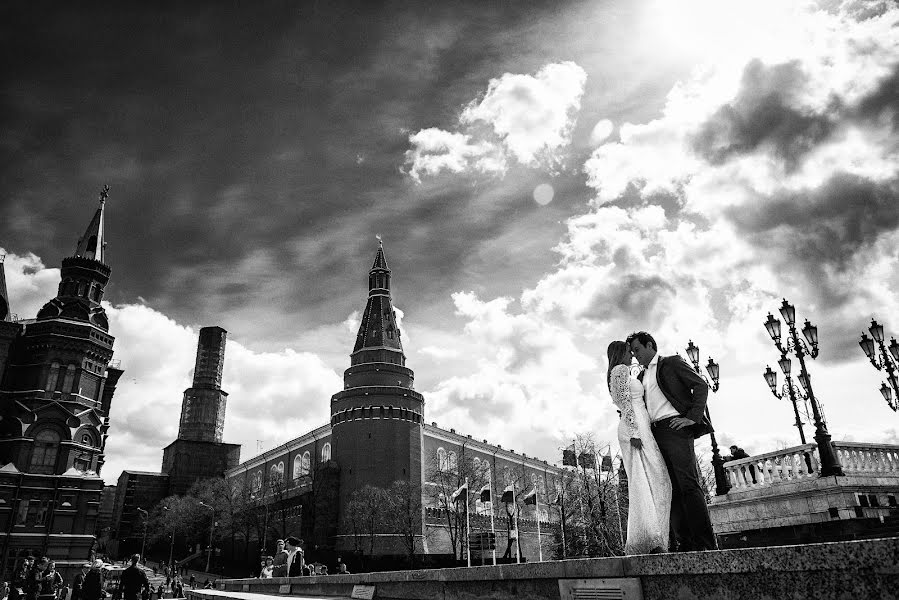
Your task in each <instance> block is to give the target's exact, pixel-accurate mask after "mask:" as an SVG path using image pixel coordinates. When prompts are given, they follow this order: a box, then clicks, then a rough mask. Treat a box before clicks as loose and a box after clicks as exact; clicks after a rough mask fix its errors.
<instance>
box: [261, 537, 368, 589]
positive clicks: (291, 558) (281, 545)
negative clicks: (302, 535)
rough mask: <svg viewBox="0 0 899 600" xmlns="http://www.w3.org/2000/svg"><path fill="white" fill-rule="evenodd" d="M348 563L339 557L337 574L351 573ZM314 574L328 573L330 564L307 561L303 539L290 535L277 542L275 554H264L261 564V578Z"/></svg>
mask: <svg viewBox="0 0 899 600" xmlns="http://www.w3.org/2000/svg"><path fill="white" fill-rule="evenodd" d="M349 573H350V572H349V571H348V570H347V568H346V564H345V563H344V562H343V559H341V558H340V557H338V558H337V574H338V575H349ZM312 575H328V566H327V565H322V564H315V563H307V562H306V553H305V552H304V551H303V540H301V539H299V538H296V537H294V536H288V537H286V538H284V539H283V540H278V541H277V542H275V554H274V555H273V556H271V555H269V556H263V557H262V560H261V562H260V565H259V578H261V579H268V578H270V577H303V576H306V577H309V576H312Z"/></svg>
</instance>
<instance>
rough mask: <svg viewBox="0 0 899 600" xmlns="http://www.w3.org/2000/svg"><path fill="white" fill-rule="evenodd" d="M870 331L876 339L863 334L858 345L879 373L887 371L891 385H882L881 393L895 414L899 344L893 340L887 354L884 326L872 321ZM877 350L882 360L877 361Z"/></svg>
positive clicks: (898, 396) (898, 404)
mask: <svg viewBox="0 0 899 600" xmlns="http://www.w3.org/2000/svg"><path fill="white" fill-rule="evenodd" d="M868 331H870V332H871V337H873V338H874V339H871V338H869V337H868V336H867V335H865V334H864V333H863V334H862V337H861V339H860V340H859V341H858V345H859V346H861V347H862V350H863V351H864V353H865V356H867V357H868V360H870V361H871V364H872V365H874V368H876V369H877V370H878V371H880V370H882V369H886V372H887V381H889V382H890V385H889V386H887V384H886V383H881V384H880V393H881V394H882V395H883V399H884V400H886V402H887V406H889V407H890V408H891V409H893V411H894V412H896V411H899V381H897V377H896V372H897V371H899V342H897V341H896V338H891V339H890V345H889V352H887V347H886V346H884V344H883V341H884V337H883V325H881V324H880V323H878V322H877V321H875V320H873V319H872V320H871V327H870V328H869V329H868ZM875 342H876V343H877V348H876V349H875V347H874V344H875ZM877 350H880V360H878V359H877ZM891 388H892V389H891ZM894 393H895V394H896V398H895V400H894V399H893V394H894Z"/></svg>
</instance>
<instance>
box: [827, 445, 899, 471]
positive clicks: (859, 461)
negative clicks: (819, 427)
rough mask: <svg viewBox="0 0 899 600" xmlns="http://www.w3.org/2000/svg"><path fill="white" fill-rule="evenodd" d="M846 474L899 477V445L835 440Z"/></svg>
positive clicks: (838, 455)
mask: <svg viewBox="0 0 899 600" xmlns="http://www.w3.org/2000/svg"><path fill="white" fill-rule="evenodd" d="M833 447H834V450H836V452H837V457H838V458H839V459H840V464H842V465H843V472H844V473H845V474H846V475H850V474H853V475H856V474H858V475H874V476H887V477H899V445H894V444H870V443H865V442H834V443H833Z"/></svg>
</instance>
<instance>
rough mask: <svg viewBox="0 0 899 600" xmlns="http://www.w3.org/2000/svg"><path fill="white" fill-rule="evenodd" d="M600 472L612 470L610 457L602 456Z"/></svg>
mask: <svg viewBox="0 0 899 600" xmlns="http://www.w3.org/2000/svg"><path fill="white" fill-rule="evenodd" d="M602 470H603V471H611V470H612V455H611V454H604V455H603V457H602Z"/></svg>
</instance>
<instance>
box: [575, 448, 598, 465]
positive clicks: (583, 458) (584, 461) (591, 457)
mask: <svg viewBox="0 0 899 600" xmlns="http://www.w3.org/2000/svg"><path fill="white" fill-rule="evenodd" d="M577 462H578V465H580V466H581V467H583V468H585V469H595V468H596V455H595V454H593V453H592V452H581V453H580V455H579V456H578V457H577Z"/></svg>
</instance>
